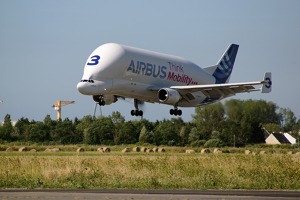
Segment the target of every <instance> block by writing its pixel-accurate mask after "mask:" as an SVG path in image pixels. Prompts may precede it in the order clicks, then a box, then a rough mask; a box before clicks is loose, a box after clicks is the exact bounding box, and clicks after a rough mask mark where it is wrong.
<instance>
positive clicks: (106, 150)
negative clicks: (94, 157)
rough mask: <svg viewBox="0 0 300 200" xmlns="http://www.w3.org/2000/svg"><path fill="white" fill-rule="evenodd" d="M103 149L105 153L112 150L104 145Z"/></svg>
mask: <svg viewBox="0 0 300 200" xmlns="http://www.w3.org/2000/svg"><path fill="white" fill-rule="evenodd" d="M102 149H103V152H104V153H109V152H110V148H108V147H103V148H102Z"/></svg>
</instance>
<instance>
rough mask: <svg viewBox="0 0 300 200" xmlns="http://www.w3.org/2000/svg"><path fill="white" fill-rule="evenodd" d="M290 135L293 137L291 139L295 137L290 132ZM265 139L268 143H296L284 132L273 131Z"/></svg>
mask: <svg viewBox="0 0 300 200" xmlns="http://www.w3.org/2000/svg"><path fill="white" fill-rule="evenodd" d="M287 134H288V133H287ZM288 135H289V136H288V137H289V138H291V139H292V138H293V137H292V136H291V135H290V134H288ZM294 139H295V138H294ZM265 141H266V144H294V143H292V142H290V140H289V139H288V138H287V137H286V136H285V134H283V133H271V134H270V135H269V136H268V137H267V138H266V140H265ZM295 143H296V139H295Z"/></svg>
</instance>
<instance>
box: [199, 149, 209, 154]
mask: <svg viewBox="0 0 300 200" xmlns="http://www.w3.org/2000/svg"><path fill="white" fill-rule="evenodd" d="M201 153H202V154H206V153H210V150H209V149H201Z"/></svg>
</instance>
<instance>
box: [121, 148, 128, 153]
mask: <svg viewBox="0 0 300 200" xmlns="http://www.w3.org/2000/svg"><path fill="white" fill-rule="evenodd" d="M129 152H130V148H128V147H126V148H125V149H123V150H122V153H129Z"/></svg>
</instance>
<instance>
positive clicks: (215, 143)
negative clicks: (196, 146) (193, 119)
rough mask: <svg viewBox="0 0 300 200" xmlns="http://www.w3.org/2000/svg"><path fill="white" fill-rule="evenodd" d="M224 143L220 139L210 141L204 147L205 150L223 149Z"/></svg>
mask: <svg viewBox="0 0 300 200" xmlns="http://www.w3.org/2000/svg"><path fill="white" fill-rule="evenodd" d="M223 146H224V143H223V141H222V140H220V139H210V140H207V142H205V144H204V147H205V148H211V147H223Z"/></svg>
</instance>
